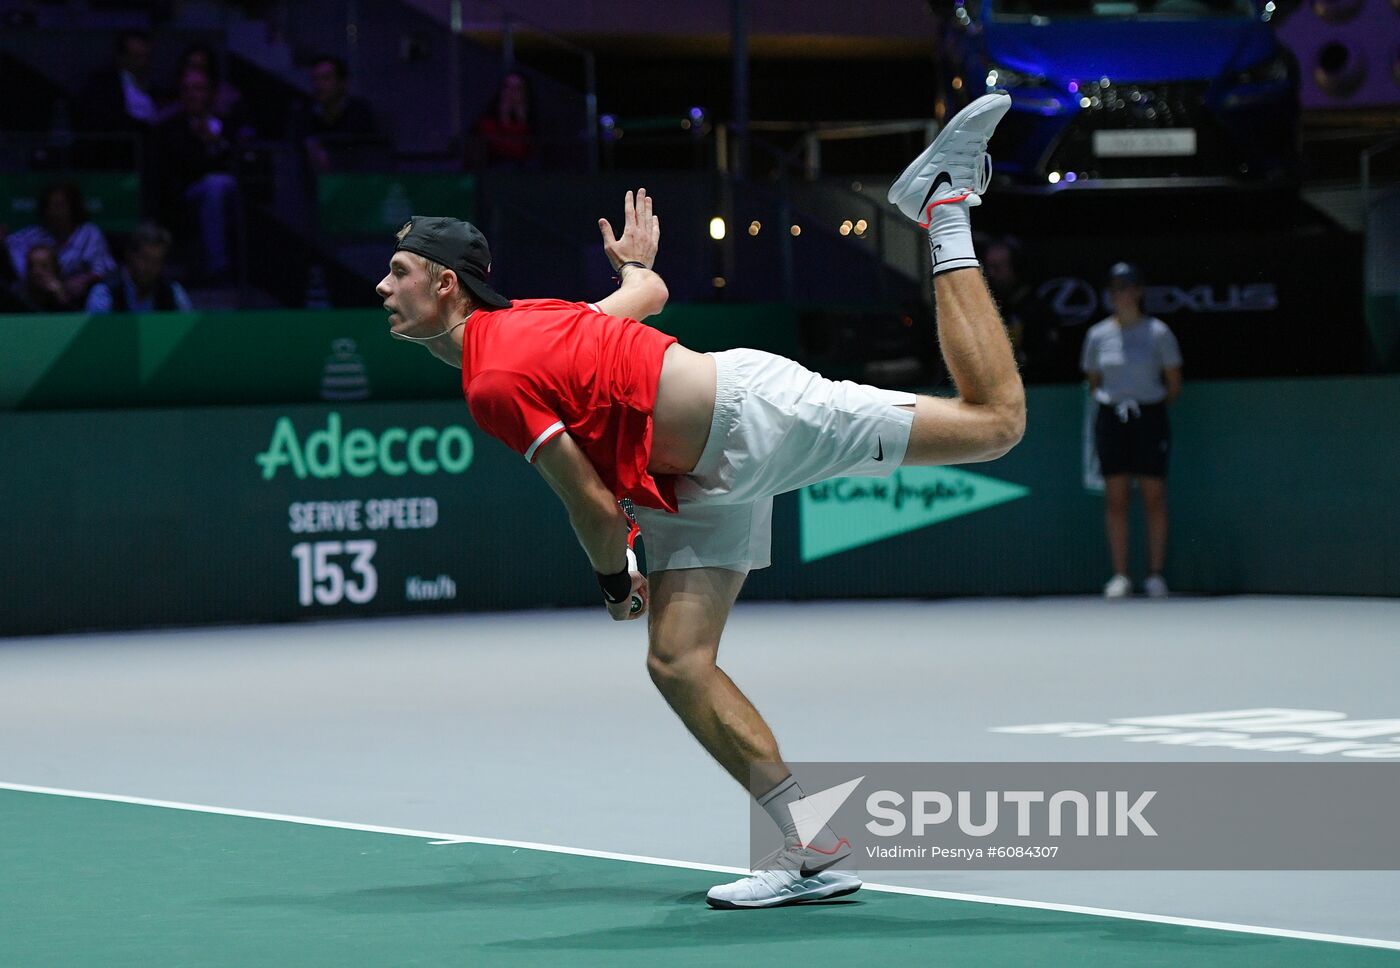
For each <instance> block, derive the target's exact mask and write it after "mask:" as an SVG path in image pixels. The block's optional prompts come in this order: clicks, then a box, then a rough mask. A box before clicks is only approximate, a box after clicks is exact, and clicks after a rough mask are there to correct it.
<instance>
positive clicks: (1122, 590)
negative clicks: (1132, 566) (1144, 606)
mask: <svg viewBox="0 0 1400 968" xmlns="http://www.w3.org/2000/svg"><path fill="white" fill-rule="evenodd" d="M1132 593H1133V583H1132V581H1131V580H1130V579H1129V578H1128V576H1127V575H1114V576H1113V577H1112V578H1110V579H1109V580H1108V584H1107V585H1105V586H1103V597H1104V598H1127V597H1128V596H1129V595H1131V594H1132Z"/></svg>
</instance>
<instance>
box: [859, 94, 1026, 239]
mask: <svg viewBox="0 0 1400 968" xmlns="http://www.w3.org/2000/svg"><path fill="white" fill-rule="evenodd" d="M1010 109H1011V95H1010V94H1006V93H998V94H985V95H983V96H982V97H979V98H978V99H977V100H975V101H973V102H972V103H971V104H969V105H968V106H967V107H965V108H963V109H962V110H961V111H959V112H958V113H957V114H956V115H954V116H953V119H952V120H951V121H949V122H948V123H947V124H946V125H944V126H943V130H942V131H940V132H938V137H936V138H934V139H933V144H931V145H929V146H928V147H927V148H925V149H924V153H923V154H921V155H919V157H918V158H915V159H914V163H913V164H911V165H910V166H909V167H908V168H906V169H904V174H902V175H900V176H899V177H898V178H896V179H895V181H894V184H893V185H891V186H890V191H889V195H888V196H887V197H888V198H889V200H890V204H892V205H895V206H897V207H898V208H899V210H900V211H901V212H903V213H904V214H905V215H907V216H909V217H910V218H912V219H913V220H914V221H916V222H918V223H919V227H920V228H928V226H929V222H930V221H931V219H932V216H933V209H934V207H935V206H937V205H943V204H945V203H947V202H963V201H965V202H967V204H968V205H980V204H982V197H981V196H982V194H983V193H984V192H986V190H987V186H988V185H989V184H990V183H991V179H992V161H991V159H990V158H988V157H987V142H988V141H990V140H991V137H992V132H993V131H995V130H996V126H997V122H998V121H1000V120H1001V119H1002V117H1003V116H1004V115H1005V114H1006V112H1007V111H1008V110H1010Z"/></svg>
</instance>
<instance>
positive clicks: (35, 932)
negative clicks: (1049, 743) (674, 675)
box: [0, 790, 1400, 968]
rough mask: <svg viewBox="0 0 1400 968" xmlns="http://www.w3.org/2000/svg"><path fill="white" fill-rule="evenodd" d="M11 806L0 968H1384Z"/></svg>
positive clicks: (1131, 925)
mask: <svg viewBox="0 0 1400 968" xmlns="http://www.w3.org/2000/svg"><path fill="white" fill-rule="evenodd" d="M207 809H208V808H203V809H201V808H183V809H181V808H174V809H172V808H170V807H161V806H152V805H143V804H135V803H130V802H114V801H110V800H102V799H90V798H87V797H75V796H63V795H53V794H46V793H30V792H19V791H16V790H0V869H3V870H4V872H5V876H4V879H3V881H2V882H0V912H3V922H4V926H3V930H0V963H3V964H5V965H7V966H28V965H75V966H76V965H102V966H121V965H143V966H147V965H177V964H181V965H183V964H191V965H192V964H198V965H205V966H219V965H248V964H297V965H352V964H354V965H359V964H375V965H421V964H427V965H445V964H490V965H539V964H569V965H608V966H618V965H658V964H666V965H712V964H714V963H716V961H717V960H719V959H721V958H723V957H725V956H726V955H727V954H735V955H737V954H739V953H740V952H741V951H742V952H743V954H744V955H749V954H754V953H757V952H761V951H767V952H771V954H772V956H774V957H782V958H783V959H784V960H788V961H791V962H793V963H797V964H803V965H811V966H821V965H852V964H884V965H890V964H919V965H930V964H947V965H1028V964H1048V965H1084V966H1097V965H1105V966H1107V965H1123V964H1132V965H1142V966H1150V965H1163V966H1174V965H1182V964H1190V965H1193V966H1211V965H1230V966H1243V965H1260V966H1271V968H1279V966H1292V965H1298V966H1304V965H1306V966H1317V965H1329V966H1332V965H1335V966H1364V965H1382V964H1385V965H1391V964H1395V963H1397V961H1400V955H1397V953H1396V952H1394V951H1387V950H1381V949H1376V948H1368V947H1363V946H1357V945H1350V944H1340V943H1333V942H1324V941H1316V940H1305V939H1299V938H1289V937H1280V936H1276V935H1264V934H1254V933H1246V932H1243V931H1230V930H1218V929H1209V928H1202V927H1193V926H1187V925H1181V924H1171V923H1161V922H1153V921H1139V920H1129V919H1123V918H1114V917H1102V916H1091V915H1085V914H1076V913H1068V912H1063V911H1055V910H1044V909H1036V908H1027V907H1017V906H1012V905H1004V904H989V903H974V902H969V901H959V900H949V899H944V898H937V897H928V896H919V895H909V894H902V893H891V892H886V891H880V890H869V889H867V890H864V891H862V892H860V893H859V894H857V895H855V896H854V897H852V898H849V899H843V900H842V901H839V902H832V903H827V904H814V905H808V906H804V907H799V908H796V909H793V908H789V909H784V910H774V911H754V912H721V911H712V910H709V909H707V908H706V907H705V905H704V903H703V895H704V892H705V890H706V889H707V888H708V887H709V886H710V885H711V884H712V883H714V881H715V877H714V874H713V871H712V870H706V869H687V868H684V867H678V866H669V865H667V864H665V863H657V862H651V863H648V862H642V861H629V860H620V859H610V858H605V857H599V856H580V855H578V854H573V853H567V852H560V851H556V850H549V849H531V848H526V847H515V846H509V845H499V844H483V843H473V842H454V843H434V841H442V840H444V839H447V838H448V835H443V834H432V833H429V832H415V831H392V830H390V829H389V828H380V829H372V828H359V829H355V828H354V827H353V826H350V825H346V826H336V825H332V824H331V823H330V822H327V821H304V822H288V820H289V819H290V818H282V819H280V820H278V819H270V818H267V817H255V816H239V815H230V814H222V813H216V812H206V810H207Z"/></svg>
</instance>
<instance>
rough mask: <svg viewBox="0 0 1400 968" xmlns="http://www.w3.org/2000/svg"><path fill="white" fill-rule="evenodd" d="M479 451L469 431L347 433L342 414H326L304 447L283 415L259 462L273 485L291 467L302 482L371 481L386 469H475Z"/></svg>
mask: <svg viewBox="0 0 1400 968" xmlns="http://www.w3.org/2000/svg"><path fill="white" fill-rule="evenodd" d="M473 453H474V448H473V446H472V438H471V435H470V434H469V433H467V428H466V427H462V426H459V425H457V424H452V425H451V426H447V427H441V428H439V427H418V428H416V429H414V430H409V429H407V428H406V427H389V428H387V429H385V430H383V431H381V432H380V433H379V435H378V436H377V437H376V436H375V435H374V433H372V432H371V431H368V430H365V429H363V428H361V427H356V428H354V429H353V430H349V431H346V432H344V433H342V432H341V422H340V414H339V413H336V412H335V411H332V412H331V413H329V414H327V415H326V426H325V427H324V428H322V429H319V430H314V431H312V432H311V433H310V434H307V436H306V440H305V442H304V443H303V442H302V441H301V440H300V439H299V438H298V437H297V429H296V427H295V426H293V424H292V421H291V418H289V417H281V418H279V419H278V421H277V425H276V426H275V427H273V428H272V441H271V442H270V443H269V444H268V445H267V450H265V451H263V452H262V453H261V454H258V455H257V456H256V457H255V458H253V459H254V460H255V461H257V462H258V464H259V465H260V466H261V467H262V477H263V480H265V481H270V480H272V479H273V478H274V477H276V476H277V471H278V469H279V468H281V467H284V466H286V467H290V468H291V470H292V473H293V474H294V475H296V477H297V479H298V480H305V479H306V478H307V477H308V476H310V477H315V478H322V479H324V478H328V477H339V476H340V475H341V474H342V473H345V474H349V475H350V476H351V477H368V476H369V475H370V474H373V473H375V472H376V471H382V472H383V473H385V474H388V475H390V476H391V477H402V476H403V475H404V474H407V473H408V472H409V471H413V473H415V474H424V475H427V474H436V473H437V472H438V471H439V470H441V471H444V472H446V473H448V474H460V473H462V472H463V471H465V470H466V469H467V468H468V467H470V466H471V462H472V456H473Z"/></svg>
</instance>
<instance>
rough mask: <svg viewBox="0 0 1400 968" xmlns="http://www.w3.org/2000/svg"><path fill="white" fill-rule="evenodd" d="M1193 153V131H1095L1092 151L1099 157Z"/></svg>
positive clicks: (1141, 156) (1164, 155)
mask: <svg viewBox="0 0 1400 968" xmlns="http://www.w3.org/2000/svg"><path fill="white" fill-rule="evenodd" d="M1195 153H1196V132H1195V131H1194V130H1192V129H1190V128H1186V129H1184V130H1172V131H1095V132H1094V154H1095V155H1096V156H1098V157H1099V158H1177V157H1182V156H1185V155H1194V154H1195Z"/></svg>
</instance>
